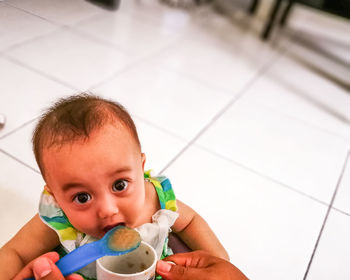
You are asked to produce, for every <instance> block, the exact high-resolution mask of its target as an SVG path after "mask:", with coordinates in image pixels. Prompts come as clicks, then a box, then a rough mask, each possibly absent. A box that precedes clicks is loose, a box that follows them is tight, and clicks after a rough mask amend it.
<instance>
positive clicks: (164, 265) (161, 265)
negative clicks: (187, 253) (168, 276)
mask: <svg viewBox="0 0 350 280" xmlns="http://www.w3.org/2000/svg"><path fill="white" fill-rule="evenodd" d="M171 266H172V264H171V263H169V262H165V261H159V262H158V267H157V268H158V269H157V270H158V271H160V272H169V271H170V269H171Z"/></svg>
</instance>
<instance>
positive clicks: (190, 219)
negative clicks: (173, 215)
mask: <svg viewBox="0 0 350 280" xmlns="http://www.w3.org/2000/svg"><path fill="white" fill-rule="evenodd" d="M176 203H177V206H178V213H179V217H178V218H177V220H176V222H175V224H174V225H173V227H172V229H173V230H174V232H175V233H176V234H177V235H179V237H180V238H181V239H182V240H183V241H184V242H185V243H186V244H187V246H189V247H190V248H191V249H192V250H205V251H207V252H209V253H210V254H211V255H213V256H216V257H219V258H223V259H226V260H229V256H228V254H227V252H226V250H225V248H224V247H223V246H222V245H221V243H220V241H219V240H218V238H217V237H216V236H215V234H214V232H213V231H212V230H211V228H210V227H209V225H208V224H207V222H206V221H205V220H204V219H203V218H202V217H201V216H200V215H199V214H197V213H196V212H195V211H194V210H193V209H192V208H190V207H189V206H187V205H186V204H184V203H183V202H181V201H179V200H176Z"/></svg>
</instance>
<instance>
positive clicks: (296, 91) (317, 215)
mask: <svg viewBox="0 0 350 280" xmlns="http://www.w3.org/2000/svg"><path fill="white" fill-rule="evenodd" d="M48 3H49V4H48ZM259 14H263V13H259ZM238 18H240V19H241V20H238ZM261 25H262V22H261V21H260V20H259V18H253V19H251V20H246V19H243V18H242V16H240V17H234V18H233V19H232V18H231V19H228V18H226V17H224V16H223V15H221V14H218V13H216V12H215V11H214V9H212V7H211V6H201V7H197V8H192V9H190V10H181V9H173V8H169V7H167V6H164V5H161V4H159V3H158V1H151V0H148V1H146V0H124V1H122V5H121V7H120V9H119V10H118V11H117V12H110V11H105V10H102V9H100V8H99V7H97V6H94V5H92V4H89V3H88V2H85V1H83V0H75V1H68V0H65V1H62V0H51V1H47V0H28V1H18V0H5V1H2V2H0V92H1V99H0V113H4V114H5V115H6V117H7V123H6V126H5V127H4V128H3V129H2V130H0V223H1V225H2V227H1V231H0V245H2V244H4V243H5V242H6V240H8V239H9V238H10V237H11V236H12V235H13V234H14V233H15V232H16V231H17V230H18V229H19V227H20V226H21V225H23V224H24V223H25V222H26V221H27V220H28V219H29V218H30V217H31V216H32V215H33V214H34V213H35V212H36V207H37V202H38V197H39V193H40V191H41V188H42V186H43V183H44V182H43V180H42V179H41V176H40V174H39V172H38V167H37V165H36V163H35V160H34V156H33V155H32V152H31V146H30V137H31V131H32V130H33V127H34V125H35V121H36V118H37V117H38V116H39V115H40V112H41V111H42V110H43V109H44V108H45V107H47V106H49V105H50V104H51V102H53V101H54V100H55V99H57V98H58V97H63V96H67V95H70V94H73V93H77V92H79V91H84V90H90V91H92V92H95V93H97V94H100V95H102V96H107V97H110V98H114V99H116V100H118V101H120V102H121V103H123V104H124V105H125V106H126V107H127V108H128V109H129V110H130V112H131V113H132V115H133V117H134V119H135V122H136V124H137V127H138V130H139V133H140V138H141V141H142V143H143V149H144V151H145V152H146V154H147V159H148V162H147V167H148V168H153V169H154V170H155V172H156V173H157V172H163V173H164V174H166V175H168V176H169V177H170V178H171V180H172V182H173V185H174V188H175V190H176V193H177V196H178V198H180V199H182V200H183V201H185V202H186V203H188V204H189V205H191V206H192V207H193V208H195V209H196V210H197V211H198V212H199V213H200V214H201V215H202V216H203V217H204V218H205V219H206V220H207V221H208V222H209V224H210V225H211V226H212V228H213V229H214V231H215V232H216V233H217V235H218V236H219V238H220V239H221V240H222V242H223V244H224V246H225V247H226V248H227V250H228V251H229V254H230V256H231V260H232V262H233V263H234V264H236V265H237V266H238V267H239V268H241V269H242V270H243V272H244V273H245V274H246V275H247V276H248V277H249V278H251V279H269V280H270V279H317V280H319V279H349V278H350V266H349V265H348V264H349V262H350V242H349V233H350V207H349V205H350V159H349V157H350V92H349V87H350V64H349V57H350V37H349V36H347V34H350V23H349V22H346V21H344V20H341V19H338V18H334V17H332V16H329V15H325V14H320V13H316V12H315V11H312V10H309V9H305V8H301V7H297V8H296V9H295V11H294V13H293V14H292V17H291V18H290V22H289V24H288V28H287V29H286V30H285V31H284V32H283V31H279V32H276V33H275V34H274V36H273V38H272V39H271V40H270V41H269V42H267V43H266V42H262V41H260V39H259V37H258V35H259V34H258V33H259V32H258V31H259V28H258V30H257V27H259V26H261ZM311 45H312V46H313V48H314V49H311V50H310V46H311ZM315 49H318V50H322V51H323V52H328V53H329V54H331V56H333V57H334V58H333V59H331V58H330V57H327V56H325V55H324V54H321V53H320V51H315Z"/></svg>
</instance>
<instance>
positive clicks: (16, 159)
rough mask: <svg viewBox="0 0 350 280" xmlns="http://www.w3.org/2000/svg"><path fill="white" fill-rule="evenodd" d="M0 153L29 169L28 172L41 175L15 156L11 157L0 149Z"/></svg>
mask: <svg viewBox="0 0 350 280" xmlns="http://www.w3.org/2000/svg"><path fill="white" fill-rule="evenodd" d="M0 153H3V154H4V155H6V156H8V157H9V158H12V159H13V160H15V161H17V162H18V163H20V164H22V165H24V166H25V167H27V168H29V169H30V170H32V171H34V172H35V173H37V174H39V175H41V173H40V172H39V171H38V170H36V169H35V168H34V167H32V166H30V165H29V164H27V163H25V162H24V161H21V160H20V159H18V158H16V157H15V156H13V155H11V154H10V153H8V152H6V151H4V150H3V149H1V148H0Z"/></svg>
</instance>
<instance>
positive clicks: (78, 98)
mask: <svg viewBox="0 0 350 280" xmlns="http://www.w3.org/2000/svg"><path fill="white" fill-rule="evenodd" d="M108 123H111V124H113V123H119V124H122V125H124V126H125V127H126V128H127V129H128V130H129V131H130V133H131V135H132V136H133V138H134V139H135V141H136V144H137V145H138V147H139V148H140V149H141V145H140V140H139V137H138V134H137V130H136V127H135V124H134V121H133V120H132V118H131V116H130V115H129V113H128V112H127V110H126V109H125V108H124V107H123V106H122V105H121V104H119V103H118V102H115V101H111V100H107V99H104V98H102V97H98V96H95V95H92V94H89V93H82V94H79V95H73V96H70V97H67V98H63V99H60V100H58V101H57V102H56V103H55V104H54V105H53V106H52V107H50V108H49V109H47V111H46V112H45V113H44V114H43V115H42V116H41V118H40V120H39V122H38V124H37V125H36V127H35V129H34V132H33V137H32V143H33V151H34V155H35V159H36V161H37V163H38V166H39V168H40V171H41V174H42V175H44V170H43V164H42V159H41V153H42V150H43V149H44V148H50V147H52V146H58V147H59V146H61V145H63V144H66V143H72V142H74V141H76V140H80V139H83V140H86V139H88V138H89V136H90V134H91V132H92V131H94V130H96V129H99V128H101V127H103V126H104V125H105V124H108Z"/></svg>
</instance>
